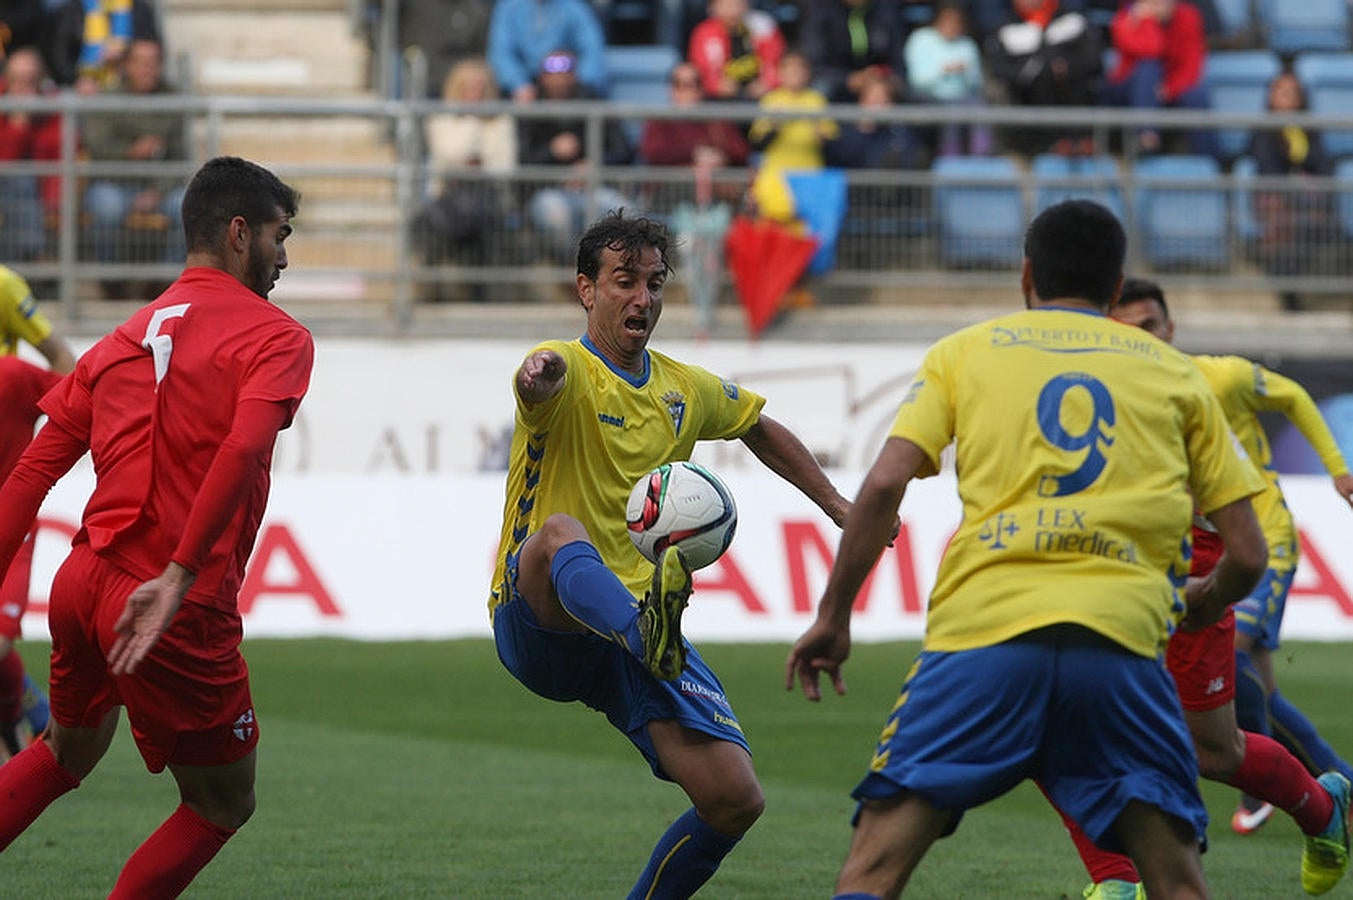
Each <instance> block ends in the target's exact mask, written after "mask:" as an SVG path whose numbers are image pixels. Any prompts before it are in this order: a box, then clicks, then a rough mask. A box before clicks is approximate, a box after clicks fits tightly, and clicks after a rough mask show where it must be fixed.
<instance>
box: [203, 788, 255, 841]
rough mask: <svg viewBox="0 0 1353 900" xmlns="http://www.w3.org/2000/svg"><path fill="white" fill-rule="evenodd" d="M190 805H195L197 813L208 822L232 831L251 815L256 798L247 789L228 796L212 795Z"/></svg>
mask: <svg viewBox="0 0 1353 900" xmlns="http://www.w3.org/2000/svg"><path fill="white" fill-rule="evenodd" d="M192 805H194V806H196V807H197V814H198V815H200V816H201V817H202V818H204V819H206V820H207V821H208V822H211V823H212V824H214V825H219V826H220V827H222V828H229V829H230V830H232V831H234V830H235V829H238V828H241V827H242V826H243V825H244V823H245V822H248V821H249V819H250V818H252V817H253V815H254V810H255V808H256V807H257V806H258V798H257V796H256V795H255V794H254V792H253V791H252V790H249V791H246V792H241V793H238V794H231V795H229V796H219V795H218V796H214V797H212V798H210V799H209V800H207V801H205V802H198V803H195V804H192Z"/></svg>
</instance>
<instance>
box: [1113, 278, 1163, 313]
mask: <svg viewBox="0 0 1353 900" xmlns="http://www.w3.org/2000/svg"><path fill="white" fill-rule="evenodd" d="M1139 300H1154V301H1156V302H1157V303H1159V304H1160V311H1161V312H1163V313H1165V318H1167V319H1168V318H1170V307H1169V305H1168V304H1167V303H1166V302H1165V291H1164V290H1162V289H1161V286H1160V285H1158V284H1156V283H1155V282H1154V281H1151V280H1150V279H1148V278H1125V279H1123V292H1122V293H1121V294H1119V295H1118V302H1117V303H1116V304H1114V305H1115V306H1122V305H1123V304H1124V303H1136V302H1137V301H1139Z"/></svg>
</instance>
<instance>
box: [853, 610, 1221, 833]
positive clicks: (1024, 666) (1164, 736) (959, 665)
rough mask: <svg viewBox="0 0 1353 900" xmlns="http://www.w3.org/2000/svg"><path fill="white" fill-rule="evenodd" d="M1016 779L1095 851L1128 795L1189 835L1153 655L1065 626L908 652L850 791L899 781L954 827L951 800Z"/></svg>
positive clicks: (876, 792)
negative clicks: (965, 646)
mask: <svg viewBox="0 0 1353 900" xmlns="http://www.w3.org/2000/svg"><path fill="white" fill-rule="evenodd" d="M1026 778H1030V779H1035V780H1037V781H1039V782H1040V783H1041V784H1042V785H1043V787H1044V788H1045V789H1046V790H1047V792H1048V793H1049V795H1050V796H1051V797H1052V799H1053V801H1054V802H1055V803H1056V804H1057V806H1058V807H1059V808H1060V809H1062V810H1064V811H1065V812H1066V813H1067V814H1068V815H1070V816H1071V817H1072V818H1073V819H1074V820H1075V821H1076V822H1077V823H1078V824H1079V825H1080V826H1081V829H1082V830H1083V831H1084V832H1085V833H1086V834H1087V835H1088V836H1089V837H1090V839H1091V840H1092V841H1094V842H1095V843H1096V844H1097V845H1099V846H1101V847H1104V848H1105V849H1109V850H1117V851H1120V852H1121V851H1122V845H1121V844H1120V843H1119V841H1118V840H1117V837H1116V836H1115V835H1114V833H1113V823H1114V821H1115V820H1116V819H1117V818H1118V816H1119V814H1121V813H1122V811H1123V809H1124V808H1125V807H1126V806H1127V804H1128V803H1129V801H1132V800H1138V801H1141V802H1143V803H1147V804H1149V805H1151V806H1155V807H1157V808H1159V809H1161V810H1164V811H1165V812H1167V813H1169V814H1171V815H1173V816H1176V817H1178V818H1179V819H1182V820H1183V821H1185V822H1187V823H1188V824H1190V825H1191V826H1192V827H1193V828H1194V831H1195V832H1196V833H1197V835H1198V838H1199V841H1200V842H1201V841H1202V839H1203V837H1204V834H1205V831H1206V828H1207V810H1206V808H1205V807H1204V806H1203V801H1202V798H1201V797H1200V795H1199V793H1198V786H1197V780H1198V764H1197V761H1196V759H1195V757H1194V753H1193V743H1192V741H1191V739H1190V737H1189V732H1188V729H1187V728H1186V727H1185V725H1184V718H1183V711H1182V710H1181V709H1180V706H1179V698H1178V697H1177V696H1176V694H1175V687H1174V682H1173V681H1172V680H1171V678H1170V675H1169V673H1168V672H1166V670H1165V666H1164V665H1163V664H1162V663H1161V661H1160V660H1159V659H1147V658H1145V657H1141V656H1137V655H1135V654H1132V653H1129V652H1128V651H1127V650H1124V649H1123V648H1121V647H1120V646H1118V645H1117V644H1114V643H1112V642H1110V641H1108V640H1107V639H1105V638H1102V637H1100V636H1099V635H1097V634H1095V633H1093V632H1091V631H1089V630H1087V629H1084V628H1079V627H1075V626H1055V627H1053V628H1046V629H1040V630H1038V631H1035V632H1031V633H1030V634H1027V635H1023V636H1021V637H1019V638H1016V639H1014V640H1011V641H1007V642H1005V643H1002V644H997V645H995V646H991V647H983V648H979V649H974V650H963V651H958V652H952V653H942V652H933V651H925V652H922V653H921V655H920V657H919V658H918V659H917V661H916V663H915V665H913V667H912V669H911V672H910V673H909V674H908V676H907V679H906V682H905V683H904V684H903V686H902V692H901V695H900V696H899V698H898V701H897V703H896V704H895V705H894V707H893V710H892V712H891V714H890V715H889V717H888V721H887V724H886V726H885V727H884V730H883V734H882V736H881V737H880V739H879V744H878V747H877V749H876V751H875V753H874V759H873V762H872V764H871V766H870V772H869V774H868V775H867V776H866V777H865V778H864V780H863V781H861V782H860V783H859V785H858V786H857V787H856V788H855V791H854V797H855V799H856V800H859V801H861V802H863V801H865V800H869V799H881V798H885V797H893V796H896V795H898V794H900V793H902V792H903V791H911V792H914V793H916V794H918V795H920V796H922V797H924V798H925V799H926V800H928V801H929V802H930V803H931V804H933V805H934V806H935V807H937V808H939V809H946V810H951V811H953V812H954V813H955V814H956V815H955V821H954V825H953V827H955V828H956V827H957V824H958V818H959V817H960V816H961V815H962V813H963V811H964V810H966V809H970V808H972V807H974V806H979V805H981V804H983V803H986V802H988V801H990V800H993V799H995V798H996V797H999V796H1000V795H1002V794H1004V793H1005V792H1007V791H1009V790H1010V789H1011V788H1013V787H1014V786H1015V785H1017V784H1018V783H1019V782H1021V781H1023V780H1024V779H1026Z"/></svg>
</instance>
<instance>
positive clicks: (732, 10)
mask: <svg viewBox="0 0 1353 900" xmlns="http://www.w3.org/2000/svg"><path fill="white" fill-rule="evenodd" d="M785 49H786V44H785V38H784V35H783V34H781V33H780V27H779V26H778V25H776V24H775V19H774V18H772V17H771V16H770V14H769V13H765V12H762V11H761V10H757V9H750V8H749V7H748V2H747V0H709V18H707V19H705V20H704V21H703V22H701V23H700V24H699V25H696V26H695V29H694V30H693V31H692V32H691V42H690V47H689V48H688V50H687V51H686V58H687V60H688V61H689V62H690V63H691V64H693V65H694V66H695V67H696V68H697V69H699V70H700V81H701V84H702V85H703V86H704V91H705V96H706V97H708V98H710V99H714V100H759V99H760V98H761V95H762V94H764V93H766V91H768V90H770V89H771V88H773V87H776V86H777V85H778V84H779V79H778V78H777V77H776V74H775V69H776V66H777V65H779V62H780V57H781V56H783V55H784V53H785Z"/></svg>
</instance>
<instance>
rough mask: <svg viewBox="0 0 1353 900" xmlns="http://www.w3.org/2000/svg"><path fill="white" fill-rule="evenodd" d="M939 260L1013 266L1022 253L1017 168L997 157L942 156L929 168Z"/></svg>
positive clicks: (1021, 200)
mask: <svg viewBox="0 0 1353 900" xmlns="http://www.w3.org/2000/svg"><path fill="white" fill-rule="evenodd" d="M931 173H932V174H933V175H934V176H935V190H934V195H933V196H934V209H935V220H936V222H937V224H938V226H939V256H940V262H941V263H942V264H943V265H945V266H950V267H954V268H1014V267H1017V266H1018V265H1019V262H1020V260H1021V259H1022V258H1023V255H1024V246H1023V238H1024V225H1025V215H1024V197H1023V193H1022V191H1021V188H1020V181H1019V169H1018V168H1017V167H1016V166H1015V164H1014V163H1013V162H1011V161H1010V160H1009V159H1007V158H1005V157H1001V156H995V157H980V156H942V157H940V158H939V159H937V160H936V161H935V163H934V165H933V166H932V167H931Z"/></svg>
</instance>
